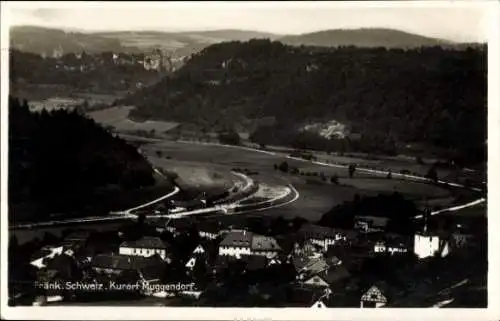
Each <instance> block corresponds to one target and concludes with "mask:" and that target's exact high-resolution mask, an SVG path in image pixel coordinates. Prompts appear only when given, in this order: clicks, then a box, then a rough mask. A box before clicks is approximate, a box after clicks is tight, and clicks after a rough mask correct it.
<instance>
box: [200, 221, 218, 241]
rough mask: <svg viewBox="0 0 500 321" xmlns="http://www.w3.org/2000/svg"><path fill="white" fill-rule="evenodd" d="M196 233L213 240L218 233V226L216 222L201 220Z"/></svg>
mask: <svg viewBox="0 0 500 321" xmlns="http://www.w3.org/2000/svg"><path fill="white" fill-rule="evenodd" d="M198 234H199V235H200V237H201V238H204V239H209V240H215V239H216V238H217V237H218V236H219V235H220V227H219V225H218V224H209V223H207V222H203V224H199V226H198Z"/></svg>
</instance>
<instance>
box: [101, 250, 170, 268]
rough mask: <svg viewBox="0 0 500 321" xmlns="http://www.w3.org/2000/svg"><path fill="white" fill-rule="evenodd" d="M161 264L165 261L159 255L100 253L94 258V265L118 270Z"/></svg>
mask: <svg viewBox="0 0 500 321" xmlns="http://www.w3.org/2000/svg"><path fill="white" fill-rule="evenodd" d="M161 264H163V261H162V259H161V258H160V257H159V256H152V257H142V256H129V255H120V254H99V255H97V256H95V257H94V259H93V260H92V266H93V267H99V268H105V269H116V270H140V269H144V268H146V267H150V266H155V265H161Z"/></svg>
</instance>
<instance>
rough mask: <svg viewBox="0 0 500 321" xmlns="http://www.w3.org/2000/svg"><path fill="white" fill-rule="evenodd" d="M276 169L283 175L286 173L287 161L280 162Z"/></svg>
mask: <svg viewBox="0 0 500 321" xmlns="http://www.w3.org/2000/svg"><path fill="white" fill-rule="evenodd" d="M278 169H279V170H280V171H282V172H283V173H287V172H288V163H287V161H283V162H281V164H279V166H278Z"/></svg>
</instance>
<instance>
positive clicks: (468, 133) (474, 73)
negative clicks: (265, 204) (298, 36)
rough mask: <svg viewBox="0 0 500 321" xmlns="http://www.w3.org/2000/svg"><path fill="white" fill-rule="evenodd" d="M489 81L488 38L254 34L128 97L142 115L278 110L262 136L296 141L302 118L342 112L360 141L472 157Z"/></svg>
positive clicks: (240, 120) (233, 115) (194, 117)
mask: <svg viewBox="0 0 500 321" xmlns="http://www.w3.org/2000/svg"><path fill="white" fill-rule="evenodd" d="M486 87H487V81H486V48H485V46H484V47H479V48H478V47H476V48H467V49H450V48H448V49H444V48H441V47H422V48H418V49H411V50H402V49H385V48H356V47H340V48H320V47H304V46H301V47H292V46H286V45H283V44H282V43H280V42H272V41H269V40H250V41H248V42H227V43H221V44H215V45H212V46H210V47H208V48H205V49H204V50H202V51H201V52H200V53H198V54H196V55H194V56H193V57H192V59H190V60H189V62H188V63H187V64H186V65H184V66H183V67H182V68H181V69H180V70H178V71H177V72H176V73H175V74H174V75H171V76H169V77H166V78H165V79H163V81H161V82H160V83H158V84H157V85H155V86H152V87H149V88H145V89H144V90H141V91H139V92H136V93H135V94H133V95H131V96H130V97H128V98H126V99H125V100H124V101H123V103H127V104H134V105H137V106H139V108H138V109H136V110H135V111H134V113H133V115H132V117H135V118H137V119H141V118H142V119H144V118H146V119H147V118H154V119H169V120H176V121H181V122H195V123H197V124H198V125H201V126H203V127H206V128H220V127H224V126H227V124H245V123H248V122H249V120H252V121H254V122H253V124H258V120H260V119H263V118H265V117H266V119H267V118H269V117H271V118H274V119H275V122H274V125H269V124H267V125H266V126H267V128H266V127H264V128H257V129H256V130H255V132H256V133H255V135H254V136H256V137H260V138H259V139H260V140H261V143H263V144H271V143H285V144H289V143H290V142H287V141H286V140H287V139H289V138H290V137H293V136H295V135H296V134H297V133H298V127H300V126H301V125H302V124H304V123H306V122H308V121H321V120H324V121H326V120H330V119H335V120H338V121H340V122H342V123H345V124H348V125H349V126H350V129H351V131H352V132H355V133H359V134H361V135H362V137H364V138H365V140H369V141H368V142H365V143H364V144H362V145H369V146H371V147H373V146H374V148H378V147H382V146H394V148H389V151H390V152H391V151H392V152H394V149H395V148H397V146H405V145H407V144H409V143H419V144H423V145H425V146H432V147H438V148H440V149H441V150H446V151H447V152H448V153H451V152H452V155H453V157H454V158H456V159H457V160H461V161H463V162H464V163H467V162H480V161H483V160H484V159H485V150H486V148H485V145H484V144H485V140H486ZM254 127H255V126H254ZM269 127H270V128H269ZM254 129H255V128H254ZM259 131H264V132H263V133H259ZM266 131H267V132H266ZM269 132H273V133H274V134H273V135H269V134H268V133H269ZM291 133H292V134H293V135H291ZM257 140H258V139H257ZM320 144H324V142H322V143H320ZM335 146H337V147H335V148H336V149H339V148H341V147H340V146H342V144H336V145H335ZM372 149H373V148H372Z"/></svg>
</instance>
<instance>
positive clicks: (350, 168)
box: [347, 164, 356, 178]
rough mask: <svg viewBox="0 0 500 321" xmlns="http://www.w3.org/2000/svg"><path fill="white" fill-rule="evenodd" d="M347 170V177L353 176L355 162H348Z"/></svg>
mask: <svg viewBox="0 0 500 321" xmlns="http://www.w3.org/2000/svg"><path fill="white" fill-rule="evenodd" d="M347 170H348V171H349V178H352V177H353V176H354V172H355V171H356V164H349V167H348V168H347Z"/></svg>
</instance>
